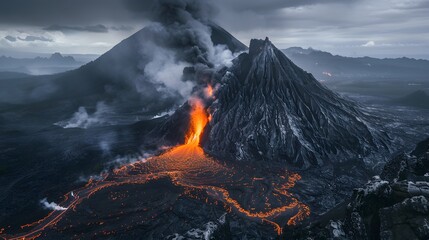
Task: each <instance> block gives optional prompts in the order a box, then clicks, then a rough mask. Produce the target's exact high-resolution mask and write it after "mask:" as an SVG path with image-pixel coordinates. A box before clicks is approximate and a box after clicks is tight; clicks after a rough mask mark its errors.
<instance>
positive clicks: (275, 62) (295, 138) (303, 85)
mask: <svg viewBox="0 0 429 240" xmlns="http://www.w3.org/2000/svg"><path fill="white" fill-rule="evenodd" d="M220 84H221V86H220V88H219V90H218V91H217V93H216V97H217V100H216V101H215V102H214V103H213V104H212V106H211V107H210V111H211V114H212V121H210V123H209V125H208V127H207V128H206V131H205V136H204V140H203V146H204V149H205V150H206V151H207V152H208V153H210V154H212V155H214V156H216V157H217V158H220V159H230V160H238V161H265V162H274V163H276V162H277V163H278V162H281V163H285V164H287V165H288V166H292V167H298V168H304V169H305V168H309V167H312V166H320V165H324V164H332V163H338V162H347V161H352V160H360V161H362V160H364V162H365V163H366V164H367V166H369V167H373V166H374V165H376V164H377V162H378V161H380V158H372V157H371V156H372V155H374V153H380V152H386V151H387V150H388V144H387V142H388V138H387V136H386V135H385V134H384V133H383V132H381V131H379V130H376V128H375V127H374V126H373V125H371V124H370V123H371V122H372V121H374V120H375V119H373V118H371V117H369V116H368V115H366V114H365V113H364V112H362V111H361V110H360V108H359V107H358V106H357V105H356V104H354V103H352V102H350V101H348V100H345V99H343V98H341V97H340V96H338V95H337V94H335V93H333V92H332V91H330V90H328V89H327V88H326V87H324V86H323V85H321V84H320V83H319V82H318V81H317V80H316V79H315V78H314V77H313V76H312V75H311V74H309V73H307V72H305V71H303V70H302V69H301V68H299V67H297V66H296V65H295V64H294V63H293V62H292V61H290V60H289V59H288V58H287V57H286V56H285V55H284V54H283V53H282V52H281V51H279V50H278V49H277V48H276V47H275V46H274V45H273V44H272V43H271V42H270V41H269V39H268V38H267V39H265V40H252V41H251V43H250V49H249V52H248V53H243V54H241V55H240V56H239V57H238V58H237V59H235V60H234V61H233V66H232V67H230V68H229V69H228V71H227V72H226V74H225V75H224V77H223V78H222V80H221V82H220Z"/></svg>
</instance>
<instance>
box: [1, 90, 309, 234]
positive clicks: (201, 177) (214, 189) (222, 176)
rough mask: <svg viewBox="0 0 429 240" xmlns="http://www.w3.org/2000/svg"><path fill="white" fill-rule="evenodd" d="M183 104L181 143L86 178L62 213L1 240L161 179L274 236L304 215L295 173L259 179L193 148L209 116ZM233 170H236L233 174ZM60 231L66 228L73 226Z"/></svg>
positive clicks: (201, 107)
mask: <svg viewBox="0 0 429 240" xmlns="http://www.w3.org/2000/svg"><path fill="white" fill-rule="evenodd" d="M205 91H206V92H207V93H209V96H210V95H211V94H213V89H212V88H211V87H210V86H209V87H208V88H206V90H205ZM189 104H190V105H191V109H192V110H191V113H190V114H191V116H190V123H189V131H188V133H187V135H186V140H185V143H184V144H183V145H179V146H176V147H173V148H171V149H169V150H168V151H166V152H165V153H163V154H161V155H159V156H154V157H151V158H149V159H147V160H145V161H139V162H135V163H132V164H128V165H124V166H122V167H121V168H119V169H116V170H114V171H113V172H112V173H110V174H105V175H103V178H102V180H90V181H89V182H88V183H87V184H86V185H85V186H84V187H83V188H81V189H77V190H74V191H73V192H70V193H67V194H66V195H64V200H63V202H62V203H60V204H59V205H60V206H62V207H64V208H66V210H63V211H53V212H51V213H50V214H49V215H48V216H46V217H45V218H43V219H41V220H39V221H37V222H35V223H32V224H27V225H24V226H22V230H23V231H25V232H22V233H18V234H16V235H14V236H12V235H4V236H2V237H3V238H5V239H35V238H37V237H40V236H44V234H45V230H46V229H48V228H50V227H52V226H54V225H61V224H62V222H61V220H62V219H64V218H65V217H66V216H67V214H68V213H69V212H71V211H73V212H74V211H77V208H76V206H77V205H79V204H83V205H84V204H85V200H87V199H89V198H91V196H93V195H94V194H97V192H98V191H100V190H102V189H106V188H109V187H114V186H116V187H122V186H123V185H127V184H146V183H148V182H149V181H156V180H158V179H161V178H166V179H170V180H171V182H172V183H173V184H174V185H176V186H178V187H180V188H181V189H182V191H183V195H184V196H188V197H191V198H193V199H199V200H201V201H205V202H208V201H209V200H208V199H207V198H205V199H204V198H203V197H202V195H201V196H200V195H198V194H194V193H195V191H200V192H205V193H206V194H205V195H204V196H208V197H209V198H211V199H210V201H214V202H216V203H217V204H221V205H222V206H224V207H225V209H226V211H227V212H229V213H230V214H232V215H234V216H235V217H239V218H247V219H251V220H253V221H256V222H258V223H260V224H266V223H268V224H272V225H273V226H274V228H275V231H276V233H277V234H281V232H282V226H284V225H286V224H287V225H295V224H296V223H298V222H299V221H301V220H303V219H304V218H306V217H308V216H309V215H310V209H309V208H308V206H307V205H305V204H303V203H301V202H300V201H299V200H298V199H297V198H295V197H294V196H293V195H292V194H291V193H290V192H289V191H288V190H289V189H291V188H293V187H294V186H295V183H296V181H298V180H300V179H301V177H300V175H298V174H296V173H291V172H289V171H287V170H286V169H282V170H278V169H276V170H275V171H273V172H270V174H266V173H265V176H261V174H258V172H260V171H258V170H257V167H252V166H251V165H250V164H249V163H246V166H239V165H237V164H238V163H234V164H232V163H224V162H220V161H217V160H216V159H214V158H212V157H209V156H207V155H206V154H205V153H204V150H203V149H202V148H201V147H200V145H199V144H200V136H201V134H202V133H203V131H204V128H205V126H206V124H207V123H208V122H209V118H210V116H209V114H208V113H207V108H206V106H205V104H204V100H203V99H199V98H193V99H191V100H190V101H189ZM237 168H239V169H240V170H239V171H237V170H236V169H237ZM264 171H265V170H264ZM256 175H258V176H256ZM136 194H138V193H136ZM106 201H109V200H108V199H106ZM101 220H102V219H100V221H101ZM64 228H70V229H72V228H73V224H71V225H67V226H65V227H64ZM64 228H63V229H64ZM105 232H106V231H103V232H100V234H101V235H103V233H105ZM112 232H115V231H114V229H112V231H108V233H109V234H112ZM170 234H171V233H170Z"/></svg>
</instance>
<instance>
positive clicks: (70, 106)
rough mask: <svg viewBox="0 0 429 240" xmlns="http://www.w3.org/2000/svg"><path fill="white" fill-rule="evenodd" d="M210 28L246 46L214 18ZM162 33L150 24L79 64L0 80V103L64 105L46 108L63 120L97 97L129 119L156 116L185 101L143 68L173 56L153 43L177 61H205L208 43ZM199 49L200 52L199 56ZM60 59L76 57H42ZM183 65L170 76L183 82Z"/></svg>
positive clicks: (227, 41) (234, 46)
mask: <svg viewBox="0 0 429 240" xmlns="http://www.w3.org/2000/svg"><path fill="white" fill-rule="evenodd" d="M183 32H185V33H186V31H183ZM210 33H211V38H212V39H211V40H212V42H213V44H214V45H215V46H216V45H223V46H226V48H227V49H228V50H230V51H232V52H240V51H243V50H246V49H247V47H246V45H244V44H242V43H241V42H240V41H238V40H237V39H236V38H234V37H233V36H232V35H231V34H229V33H228V32H227V31H225V30H224V29H222V28H221V27H219V26H217V25H215V24H211V25H210ZM164 34H165V33H164V32H160V31H159V29H158V28H156V27H146V28H143V29H141V30H140V31H138V32H136V33H135V34H133V35H132V36H130V37H129V38H127V39H125V40H123V41H122V42H120V43H119V44H118V45H116V46H115V47H113V48H112V49H111V50H109V51H108V52H106V53H105V54H103V55H102V56H100V57H99V58H98V59H96V60H94V61H92V62H90V63H88V64H85V65H84V66H82V67H80V68H78V69H76V70H73V71H69V72H64V73H59V74H55V75H50V76H32V77H25V78H20V79H19V81H15V79H14V80H13V81H0V103H9V104H10V103H11V104H37V105H40V106H43V108H42V109H41V110H43V111H50V110H52V109H56V111H61V116H60V114H59V113H57V112H56V113H55V114H45V116H46V117H48V116H49V117H55V119H56V120H54V121H58V120H59V119H58V118H60V117H62V118H63V119H62V120H64V118H70V117H71V116H72V115H73V113H74V112H76V111H77V110H78V108H79V107H80V106H85V107H86V108H89V109H94V108H95V106H96V105H97V103H98V102H104V103H106V104H107V105H108V106H109V109H110V110H111V111H113V112H115V113H116V114H117V115H119V116H121V117H123V118H126V119H129V121H136V120H135V119H136V115H138V116H141V115H142V114H147V115H148V116H154V115H156V114H158V113H161V112H165V111H168V110H170V109H171V108H174V107H176V106H177V105H178V103H179V104H181V103H182V102H181V101H182V99H181V95H180V93H179V90H180V89H177V88H172V87H168V86H165V84H163V82H162V80H163V79H158V81H156V80H154V79H150V78H149V77H148V76H147V75H146V74H145V70H146V65H148V64H149V63H152V65H151V66H152V67H153V66H154V65H159V66H162V65H163V64H165V63H163V62H162V61H161V62H159V61H158V59H153V58H154V57H158V56H161V57H163V58H165V59H167V60H169V59H170V57H168V58H167V57H165V56H164V55H165V51H164V52H154V53H153V54H154V56H152V55H150V54H152V53H150V51H154V50H153V48H154V46H155V44H153V43H158V44H161V45H163V49H169V50H171V52H174V53H175V56H173V57H175V58H176V59H171V61H174V62H173V65H174V64H176V63H179V62H187V63H188V65H190V64H191V63H194V64H197V65H203V63H202V62H203V61H206V60H205V59H203V57H204V56H206V55H207V53H204V52H201V51H203V50H204V48H203V47H201V46H200V48H201V50H200V49H198V47H197V46H196V45H195V43H194V42H193V40H192V39H180V37H181V36H177V37H176V38H168V39H167V40H166V37H165V35H164ZM151 44H152V45H153V46H152V45H151ZM155 51H156V50H155ZM205 51H207V49H205ZM179 53H180V54H182V53H183V55H180V54H179ZM195 53H198V54H200V55H201V56H195ZM148 54H149V55H148ZM3 59H10V58H7V57H3ZM58 59H61V60H62V62H72V58H69V57H61V56H60V55H59V54H54V55H52V56H51V57H50V58H39V59H38V60H39V61H44V62H51V61H56V60H58ZM182 65H184V66H186V65H185V64H182ZM0 66H1V65H0ZM170 68H171V66H164V67H162V68H161V69H160V71H161V70H165V74H169V75H172V74H171V73H170V72H169V71H170V70H171V69H170ZM182 70H183V67H182V69H179V74H178V76H176V75H173V76H172V77H178V78H179V79H174V80H175V81H177V82H179V83H180V82H181V79H180V77H181V76H180V75H181V74H182ZM160 77H162V78H164V77H166V76H165V75H162V76H160ZM167 77H169V76H167ZM59 103H61V104H59ZM60 105H61V106H60ZM94 111H96V110H94ZM130 115H131V116H130ZM57 119H58V120H57Z"/></svg>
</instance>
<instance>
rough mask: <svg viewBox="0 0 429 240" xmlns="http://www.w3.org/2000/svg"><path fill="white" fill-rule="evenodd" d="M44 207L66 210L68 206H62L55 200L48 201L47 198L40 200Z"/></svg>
mask: <svg viewBox="0 0 429 240" xmlns="http://www.w3.org/2000/svg"><path fill="white" fill-rule="evenodd" d="M40 203H41V204H42V206H43V208H44V209H48V210H53V211H65V210H67V208H65V207H61V206H60V205H58V204H56V203H54V202H48V200H47V198H44V199H42V200H40Z"/></svg>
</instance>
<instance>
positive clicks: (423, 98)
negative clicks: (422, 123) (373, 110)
mask: <svg viewBox="0 0 429 240" xmlns="http://www.w3.org/2000/svg"><path fill="white" fill-rule="evenodd" d="M393 103H396V104H400V105H405V106H412V107H419V108H429V95H428V94H427V93H426V92H425V91H423V90H419V91H415V92H413V93H410V94H408V95H407V96H405V97H402V98H398V99H395V100H393Z"/></svg>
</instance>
